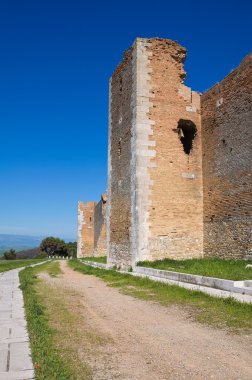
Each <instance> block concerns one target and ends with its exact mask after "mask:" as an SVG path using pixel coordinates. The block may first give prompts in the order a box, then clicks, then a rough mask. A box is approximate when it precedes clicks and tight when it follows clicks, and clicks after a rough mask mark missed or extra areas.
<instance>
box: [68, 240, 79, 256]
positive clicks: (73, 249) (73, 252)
mask: <svg viewBox="0 0 252 380" xmlns="http://www.w3.org/2000/svg"><path fill="white" fill-rule="evenodd" d="M66 248H67V255H68V256H69V257H70V256H72V257H76V256H77V243H76V241H75V242H69V243H66Z"/></svg>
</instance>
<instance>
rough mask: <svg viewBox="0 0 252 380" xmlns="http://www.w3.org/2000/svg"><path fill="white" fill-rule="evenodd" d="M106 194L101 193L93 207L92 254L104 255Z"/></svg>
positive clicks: (105, 248) (105, 243) (105, 245)
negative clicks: (99, 198)
mask: <svg viewBox="0 0 252 380" xmlns="http://www.w3.org/2000/svg"><path fill="white" fill-rule="evenodd" d="M106 202H107V197H106V195H105V194H104V195H102V197H101V200H100V202H99V203H97V205H96V206H95V209H94V256H96V257H97V256H106V254H107V241H106Z"/></svg>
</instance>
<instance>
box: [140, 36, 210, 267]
mask: <svg viewBox="0 0 252 380" xmlns="http://www.w3.org/2000/svg"><path fill="white" fill-rule="evenodd" d="M150 42H151V44H150V46H149V47H148V50H149V51H150V52H151V56H150V58H149V67H150V69H151V81H150V84H151V87H152V93H153V95H154V96H153V98H152V104H153V105H152V107H151V108H150V111H149V114H148V116H149V118H150V119H151V120H153V121H154V125H153V135H152V136H150V140H151V141H152V142H153V144H155V152H156V154H155V156H154V157H153V158H152V160H151V162H152V167H150V168H149V173H150V179H151V192H150V201H149V208H148V220H149V230H150V233H149V239H148V246H149V252H148V255H147V257H146V256H143V257H140V259H149V260H156V259H162V258H165V257H170V258H178V259H182V258H191V257H201V256H202V255H203V218H202V213H203V188H202V159H201V158H202V149H201V115H200V95H199V94H198V93H196V92H194V91H191V89H190V88H188V87H186V86H185V85H184V84H183V82H184V79H185V76H186V75H185V71H184V68H183V62H184V60H185V57H186V49H185V48H183V47H182V46H181V45H179V44H178V43H176V42H174V41H171V40H165V39H151V40H150ZM180 120H183V123H184V124H185V125H186V127H185V128H188V126H187V124H188V123H189V125H191V122H193V123H194V124H193V125H194V127H196V136H195V138H194V139H193V142H192V149H191V150H190V151H187V153H186V152H185V149H184V146H183V144H182V142H181V134H180V133H179V131H180V130H178V125H179V121H180ZM185 134H186V131H184V135H185Z"/></svg>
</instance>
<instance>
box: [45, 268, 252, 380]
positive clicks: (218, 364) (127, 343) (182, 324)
mask: <svg viewBox="0 0 252 380" xmlns="http://www.w3.org/2000/svg"><path fill="white" fill-rule="evenodd" d="M61 268H62V270H63V272H64V274H63V275H62V276H59V277H57V278H50V279H49V278H48V277H46V278H47V281H50V282H51V283H53V284H54V285H55V286H59V287H60V288H61V289H62V288H64V289H65V291H66V292H67V291H68V290H69V291H73V290H74V291H76V292H77V294H78V302H80V304H81V308H80V309H79V310H78V312H81V313H83V319H85V322H83V328H85V329H90V331H95V332H96V334H98V335H99V334H100V335H101V336H102V337H106V338H107V343H105V344H104V343H103V344H102V345H101V347H100V348H99V349H97V347H96V351H95V355H93V353H92V347H88V352H89V353H90V354H89V355H87V357H86V360H87V361H88V363H89V365H90V366H91V367H92V368H93V371H94V379H97V380H101V379H102V380H111V379H114V378H115V379H124V380H126V379H127V380H135V379H141V380H142V379H145V380H156V379H158V380H163V379H164V380H166V379H214V380H218V379H220V380H223V379H229V380H231V379H236V380H238V379H249V380H251V379H252V361H251V353H252V339H251V336H245V335H242V336H239V335H232V334H228V333H227V332H225V331H221V330H217V329H213V328H210V327H206V326H203V325H201V324H197V323H194V322H192V321H191V320H190V319H189V318H188V315H187V313H186V312H185V311H183V309H182V308H176V307H163V306H160V305H159V304H157V303H154V302H152V301H141V300H138V299H135V298H133V297H130V296H127V295H123V294H121V293H120V292H119V291H118V290H117V289H115V288H110V287H108V286H106V284H105V283H104V282H103V281H102V280H100V279H98V278H96V277H93V276H88V275H83V274H81V273H78V272H75V271H73V270H72V269H70V268H69V267H68V266H67V263H66V262H61ZM80 310H81V311H80Z"/></svg>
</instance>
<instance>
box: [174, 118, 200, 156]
mask: <svg viewBox="0 0 252 380" xmlns="http://www.w3.org/2000/svg"><path fill="white" fill-rule="evenodd" d="M176 131H177V132H178V136H179V139H180V141H181V143H182V145H183V149H184V152H185V153H186V154H190V153H191V151H192V148H193V140H194V139H195V137H196V134H197V128H196V125H195V124H194V123H193V122H192V121H191V120H185V119H180V120H179V122H178V127H177V130H176Z"/></svg>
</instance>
